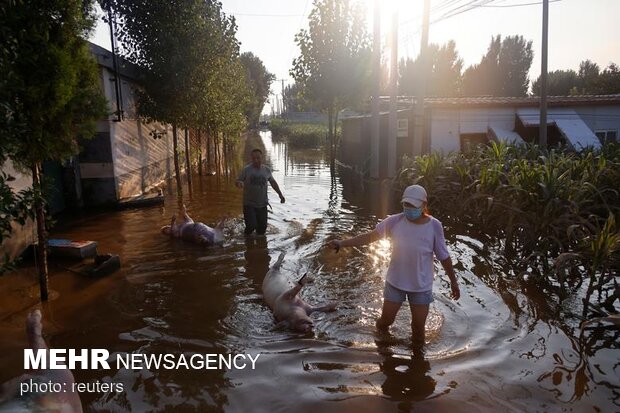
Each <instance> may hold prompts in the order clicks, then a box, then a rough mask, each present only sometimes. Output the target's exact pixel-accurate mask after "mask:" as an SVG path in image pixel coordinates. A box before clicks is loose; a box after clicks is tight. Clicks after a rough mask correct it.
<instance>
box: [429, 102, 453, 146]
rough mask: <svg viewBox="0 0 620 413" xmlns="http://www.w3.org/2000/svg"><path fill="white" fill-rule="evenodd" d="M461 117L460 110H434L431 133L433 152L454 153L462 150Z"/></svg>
mask: <svg viewBox="0 0 620 413" xmlns="http://www.w3.org/2000/svg"><path fill="white" fill-rule="evenodd" d="M459 116H460V111H459V110H454V109H433V111H432V113H431V131H430V136H431V151H433V152H435V151H436V152H453V151H459V150H461V143H460V142H461V141H460V137H459V133H460V132H459V130H460V120H459Z"/></svg>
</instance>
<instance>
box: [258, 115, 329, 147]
mask: <svg viewBox="0 0 620 413" xmlns="http://www.w3.org/2000/svg"><path fill="white" fill-rule="evenodd" d="M269 129H270V130H271V135H272V137H273V139H274V140H276V141H286V142H288V144H289V145H290V146H291V147H293V148H320V147H323V146H324V145H325V143H326V137H327V134H328V130H327V129H328V128H327V126H326V125H322V124H320V123H297V122H287V121H285V120H283V119H272V120H271V122H270V123H269Z"/></svg>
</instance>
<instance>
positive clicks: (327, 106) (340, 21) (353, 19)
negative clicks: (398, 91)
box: [290, 0, 371, 163]
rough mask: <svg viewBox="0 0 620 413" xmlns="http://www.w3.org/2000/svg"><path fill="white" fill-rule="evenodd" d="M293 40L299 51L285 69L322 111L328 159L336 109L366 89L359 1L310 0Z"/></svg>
mask: <svg viewBox="0 0 620 413" xmlns="http://www.w3.org/2000/svg"><path fill="white" fill-rule="evenodd" d="M295 42H296V43H297V45H298V46H299V48H300V50H301V54H300V55H299V56H298V57H297V58H295V59H294V60H293V68H292V69H291V71H290V73H291V76H292V77H293V78H294V79H295V81H296V82H297V83H299V84H300V85H301V86H302V87H303V90H304V94H305V95H306V96H307V97H308V98H309V99H310V100H312V101H313V102H315V103H316V104H317V105H318V106H319V107H320V108H321V109H322V110H324V111H326V112H327V117H328V122H329V127H328V130H329V132H328V141H329V145H330V153H331V159H332V163H333V162H334V161H335V152H336V145H337V142H336V138H335V130H336V125H337V120H338V119H337V114H338V112H339V111H340V109H342V108H343V107H344V106H346V105H356V104H359V103H360V102H361V101H362V100H363V99H364V98H366V97H367V96H368V95H369V90H370V60H371V59H370V56H371V49H370V38H369V35H368V33H367V31H366V22H365V11H364V8H363V6H362V5H361V3H358V2H353V1H349V0H314V3H313V9H312V11H311V12H310V16H309V17H308V29H302V30H301V31H300V32H299V33H298V34H297V35H296V36H295Z"/></svg>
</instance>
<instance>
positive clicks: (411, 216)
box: [328, 185, 461, 345]
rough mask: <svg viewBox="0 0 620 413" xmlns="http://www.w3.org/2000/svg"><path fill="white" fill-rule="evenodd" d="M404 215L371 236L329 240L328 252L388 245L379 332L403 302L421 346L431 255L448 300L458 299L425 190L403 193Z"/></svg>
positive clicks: (447, 255) (381, 225)
mask: <svg viewBox="0 0 620 413" xmlns="http://www.w3.org/2000/svg"><path fill="white" fill-rule="evenodd" d="M401 203H402V206H403V212H402V213H400V214H396V215H391V216H389V217H387V218H386V219H384V220H383V221H381V222H379V224H377V226H376V228H375V229H374V230H373V231H370V232H367V233H365V234H361V235H358V236H356V237H353V238H349V239H345V240H333V241H330V242H329V243H328V246H329V247H330V248H333V249H335V250H336V251H338V250H339V249H340V248H341V247H354V246H360V245H365V244H370V243H371V242H374V241H377V240H379V239H380V238H384V237H388V238H390V239H391V240H392V258H391V260H390V266H389V268H388V272H387V275H386V280H385V289H384V290H383V310H382V312H381V318H379V320H377V328H378V329H379V330H383V331H387V329H388V328H389V327H390V325H392V323H393V322H394V319H395V318H396V313H398V310H399V309H400V306H401V305H402V303H403V302H404V301H405V299H407V300H408V301H409V308H410V310H411V330H412V335H413V342H414V344H416V345H423V344H424V325H425V323H426V317H427V315H428V308H429V304H430V303H431V302H432V301H433V278H434V271H433V255H434V256H435V257H436V258H437V259H438V260H439V261H440V262H441V265H442V266H443V268H444V270H445V271H446V274H448V277H450V285H451V290H452V298H453V299H455V300H458V299H459V297H460V296H461V293H460V291H459V286H458V283H457V281H456V275H455V273H454V268H453V267H452V260H451V258H450V253H449V252H448V248H447V246H446V239H445V238H444V233H443V227H442V225H441V222H440V221H439V220H437V219H436V218H435V217H433V216H431V215H430V214H429V213H428V210H427V208H426V205H427V196H426V190H425V189H424V188H423V187H421V186H420V185H411V186H409V187H407V188H406V189H405V192H404V193H403V197H402V200H401Z"/></svg>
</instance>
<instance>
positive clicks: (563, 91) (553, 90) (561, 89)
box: [532, 70, 579, 96]
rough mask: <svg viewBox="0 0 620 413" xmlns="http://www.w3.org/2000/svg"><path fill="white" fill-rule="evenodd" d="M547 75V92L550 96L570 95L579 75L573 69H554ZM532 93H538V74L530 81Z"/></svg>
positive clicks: (576, 84)
mask: <svg viewBox="0 0 620 413" xmlns="http://www.w3.org/2000/svg"><path fill="white" fill-rule="evenodd" d="M547 76H548V77H547V93H548V94H549V95H550V96H568V95H571V94H572V93H573V90H574V88H576V87H578V85H579V77H578V75H577V72H575V71H574V70H554V71H552V72H549V74H548V75H547ZM532 93H533V94H534V95H535V96H539V95H540V76H539V77H538V78H537V79H536V80H535V81H534V82H532Z"/></svg>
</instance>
